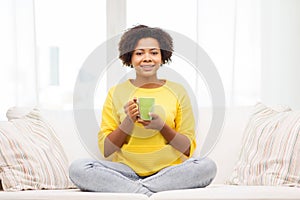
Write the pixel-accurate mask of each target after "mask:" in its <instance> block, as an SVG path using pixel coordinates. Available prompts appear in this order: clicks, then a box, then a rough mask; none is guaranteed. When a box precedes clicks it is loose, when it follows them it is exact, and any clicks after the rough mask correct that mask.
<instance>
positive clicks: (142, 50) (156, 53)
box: [131, 38, 162, 77]
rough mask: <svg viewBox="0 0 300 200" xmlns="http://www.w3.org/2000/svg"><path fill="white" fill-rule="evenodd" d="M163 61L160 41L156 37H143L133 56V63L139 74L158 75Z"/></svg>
mask: <svg viewBox="0 0 300 200" xmlns="http://www.w3.org/2000/svg"><path fill="white" fill-rule="evenodd" d="M161 63H162V57H161V51H160V47H159V43H158V41H157V40H156V39H154V38H142V39H140V40H139V41H138V43H137V45H136V47H135V50H134V51H133V54H132V57H131V64H132V65H133V67H134V68H135V70H136V74H137V76H143V77H151V76H156V72H157V70H158V69H159V67H160V65H161Z"/></svg>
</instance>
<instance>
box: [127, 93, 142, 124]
mask: <svg viewBox="0 0 300 200" xmlns="http://www.w3.org/2000/svg"><path fill="white" fill-rule="evenodd" d="M124 112H125V113H126V115H127V116H128V117H129V118H130V119H131V120H132V122H136V120H137V119H138V118H139V114H140V113H139V107H138V104H137V99H136V98H133V100H130V101H128V103H127V104H126V105H125V106H124Z"/></svg>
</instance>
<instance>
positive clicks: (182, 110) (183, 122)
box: [175, 87, 196, 157]
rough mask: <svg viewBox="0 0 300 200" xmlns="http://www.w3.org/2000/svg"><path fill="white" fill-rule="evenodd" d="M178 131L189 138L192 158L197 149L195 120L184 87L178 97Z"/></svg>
mask: <svg viewBox="0 0 300 200" xmlns="http://www.w3.org/2000/svg"><path fill="white" fill-rule="evenodd" d="M175 123H176V131H177V132H178V133H181V134H183V135H185V136H187V137H188V138H189V140H190V155H189V157H191V156H192V155H193V153H194V151H195V148H196V140H195V119H194V113H193V110H192V106H191V102H190V98H189V95H188V93H187V92H186V90H185V89H184V88H183V87H182V88H181V89H180V90H179V95H178V108H177V115H176V118H175Z"/></svg>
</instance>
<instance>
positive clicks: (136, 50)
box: [134, 48, 159, 51]
mask: <svg viewBox="0 0 300 200" xmlns="http://www.w3.org/2000/svg"><path fill="white" fill-rule="evenodd" d="M146 49H148V48H146ZM137 50H141V51H144V50H145V49H135V50H134V51H137ZM152 50H159V48H151V49H150V51H152Z"/></svg>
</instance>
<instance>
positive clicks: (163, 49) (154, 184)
mask: <svg viewBox="0 0 300 200" xmlns="http://www.w3.org/2000/svg"><path fill="white" fill-rule="evenodd" d="M119 52H120V57H119V58H120V59H121V60H122V62H123V64H124V65H125V66H129V67H132V68H134V69H135V72H136V77H135V79H130V80H127V81H125V82H124V83H120V84H118V85H116V86H114V87H112V88H111V89H110V90H109V92H108V95H107V98H106V101H105V103H104V106H103V112H102V122H101V130H100V131H99V134H98V136H99V137H98V144H99V148H100V150H101V152H102V154H103V155H104V156H105V157H110V158H112V161H108V160H107V161H106V160H105V161H104V160H92V159H87V160H78V161H75V162H74V163H72V165H71V166H70V178H71V180H72V181H73V182H74V184H75V185H77V186H78V187H79V188H80V189H82V190H87V191H96V192H134V193H143V194H146V195H148V196H150V195H151V194H152V193H154V192H159V191H164V190H174V189H188V188H199V187H206V186H207V185H209V184H210V183H211V182H212V180H213V178H214V177H215V174H216V165H215V163H214V162H213V161H212V160H210V159H208V158H201V159H200V158H198V159H197V158H192V157H191V156H192V155H193V152H194V150H195V148H196V143H195V130H194V126H195V124H194V115H193V111H192V107H191V104H190V100H189V97H188V94H187V92H186V90H185V89H184V88H183V87H182V86H181V85H180V84H178V83H175V82H172V81H169V80H163V79H158V77H157V71H158V70H159V68H160V67H161V66H162V65H163V64H165V63H168V62H169V61H171V56H172V52H173V40H172V38H171V36H170V35H169V34H168V33H167V32H165V31H163V30H162V29H160V28H151V27H148V26H144V25H139V26H136V27H133V28H131V29H129V30H127V31H126V32H125V33H124V34H123V36H122V37H121V40H120V42H119ZM140 97H151V98H154V99H155V106H154V111H153V112H152V113H149V115H150V116H151V120H142V119H141V117H140V112H139V102H138V98H140Z"/></svg>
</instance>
